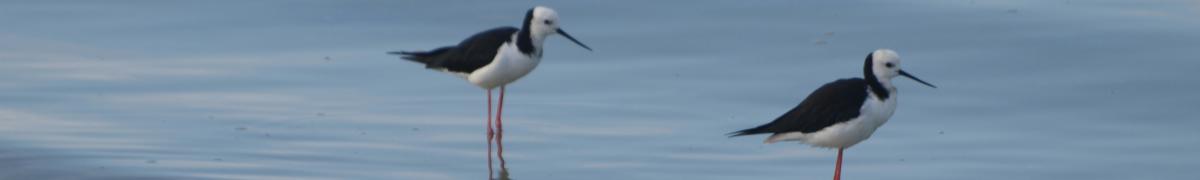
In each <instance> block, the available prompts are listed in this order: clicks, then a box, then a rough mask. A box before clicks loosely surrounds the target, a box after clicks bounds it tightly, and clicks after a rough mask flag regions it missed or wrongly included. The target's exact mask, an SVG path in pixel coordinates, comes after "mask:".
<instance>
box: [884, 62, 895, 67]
mask: <svg viewBox="0 0 1200 180" xmlns="http://www.w3.org/2000/svg"><path fill="white" fill-rule="evenodd" d="M884 66H887V67H888V68H892V67H896V65H895V64H892V63H887V64H884Z"/></svg>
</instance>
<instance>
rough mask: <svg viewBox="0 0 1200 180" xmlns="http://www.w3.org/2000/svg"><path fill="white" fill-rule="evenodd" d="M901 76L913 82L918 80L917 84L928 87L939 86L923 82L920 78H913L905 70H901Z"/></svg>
mask: <svg viewBox="0 0 1200 180" xmlns="http://www.w3.org/2000/svg"><path fill="white" fill-rule="evenodd" d="M900 75H901V76H904V77H908V78H909V79H912V80H916V81H917V82H919V83H921V84H925V85H926V86H929V87H933V88H937V86H933V85H932V84H929V83H927V82H925V81H922V80H921V79H920V78H917V77H916V76H913V75H912V74H908V72H904V70H900Z"/></svg>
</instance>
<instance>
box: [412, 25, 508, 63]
mask: <svg viewBox="0 0 1200 180" xmlns="http://www.w3.org/2000/svg"><path fill="white" fill-rule="evenodd" d="M517 31H519V29H517V28H515V27H498V28H492V29H490V30H487V31H483V32H479V33H476V34H475V35H471V37H468V38H467V39H465V40H463V41H462V42H460V43H458V45H457V46H446V47H441V48H437V49H434V50H431V51H414V52H409V51H401V52H388V54H393V55H400V56H401V57H402V58H404V59H407V60H411V61H414V62H418V63H422V64H425V67H426V68H430V69H445V70H447V71H451V72H460V73H471V72H474V71H475V70H476V69H479V68H481V67H483V66H486V65H488V64H489V63H492V59H494V57H496V52H497V51H498V50H499V49H500V46H501V45H503V44H504V43H505V42H508V41H511V40H512V35H513V34H514V33H517Z"/></svg>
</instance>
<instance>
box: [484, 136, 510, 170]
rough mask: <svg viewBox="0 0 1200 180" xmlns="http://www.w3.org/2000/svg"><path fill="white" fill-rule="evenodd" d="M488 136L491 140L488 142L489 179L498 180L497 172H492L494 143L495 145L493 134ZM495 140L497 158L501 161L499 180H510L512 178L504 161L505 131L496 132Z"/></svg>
mask: <svg viewBox="0 0 1200 180" xmlns="http://www.w3.org/2000/svg"><path fill="white" fill-rule="evenodd" d="M489 132H490V131H489ZM488 135H489V136H488V140H489V141H488V179H496V177H495V176H494V175H495V172H496V171H494V170H492V167H493V163H492V162H493V161H492V143H493V141H491V140H492V138H491V135H492V134H491V133H489V134H488ZM495 140H496V141H494V142H495V144H496V157H498V158H499V159H500V179H499V180H510V179H511V178H509V177H508V166H507V165H506V163H505V161H504V131H496V133H495Z"/></svg>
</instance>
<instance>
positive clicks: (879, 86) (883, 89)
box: [864, 73, 896, 101]
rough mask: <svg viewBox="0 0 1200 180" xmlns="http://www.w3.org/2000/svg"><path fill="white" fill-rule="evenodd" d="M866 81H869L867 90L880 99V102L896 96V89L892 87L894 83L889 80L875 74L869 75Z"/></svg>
mask: <svg viewBox="0 0 1200 180" xmlns="http://www.w3.org/2000/svg"><path fill="white" fill-rule="evenodd" d="M864 79H866V80H867V89H868V90H870V91H871V93H872V94H875V97H876V98H879V100H880V101H883V100H886V99H888V97H891V96H892V95H895V94H896V87H895V86H892V81H891V79H889V78H879V77H876V76H875V74H872V73H867V74H866V76H865V78H864Z"/></svg>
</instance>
